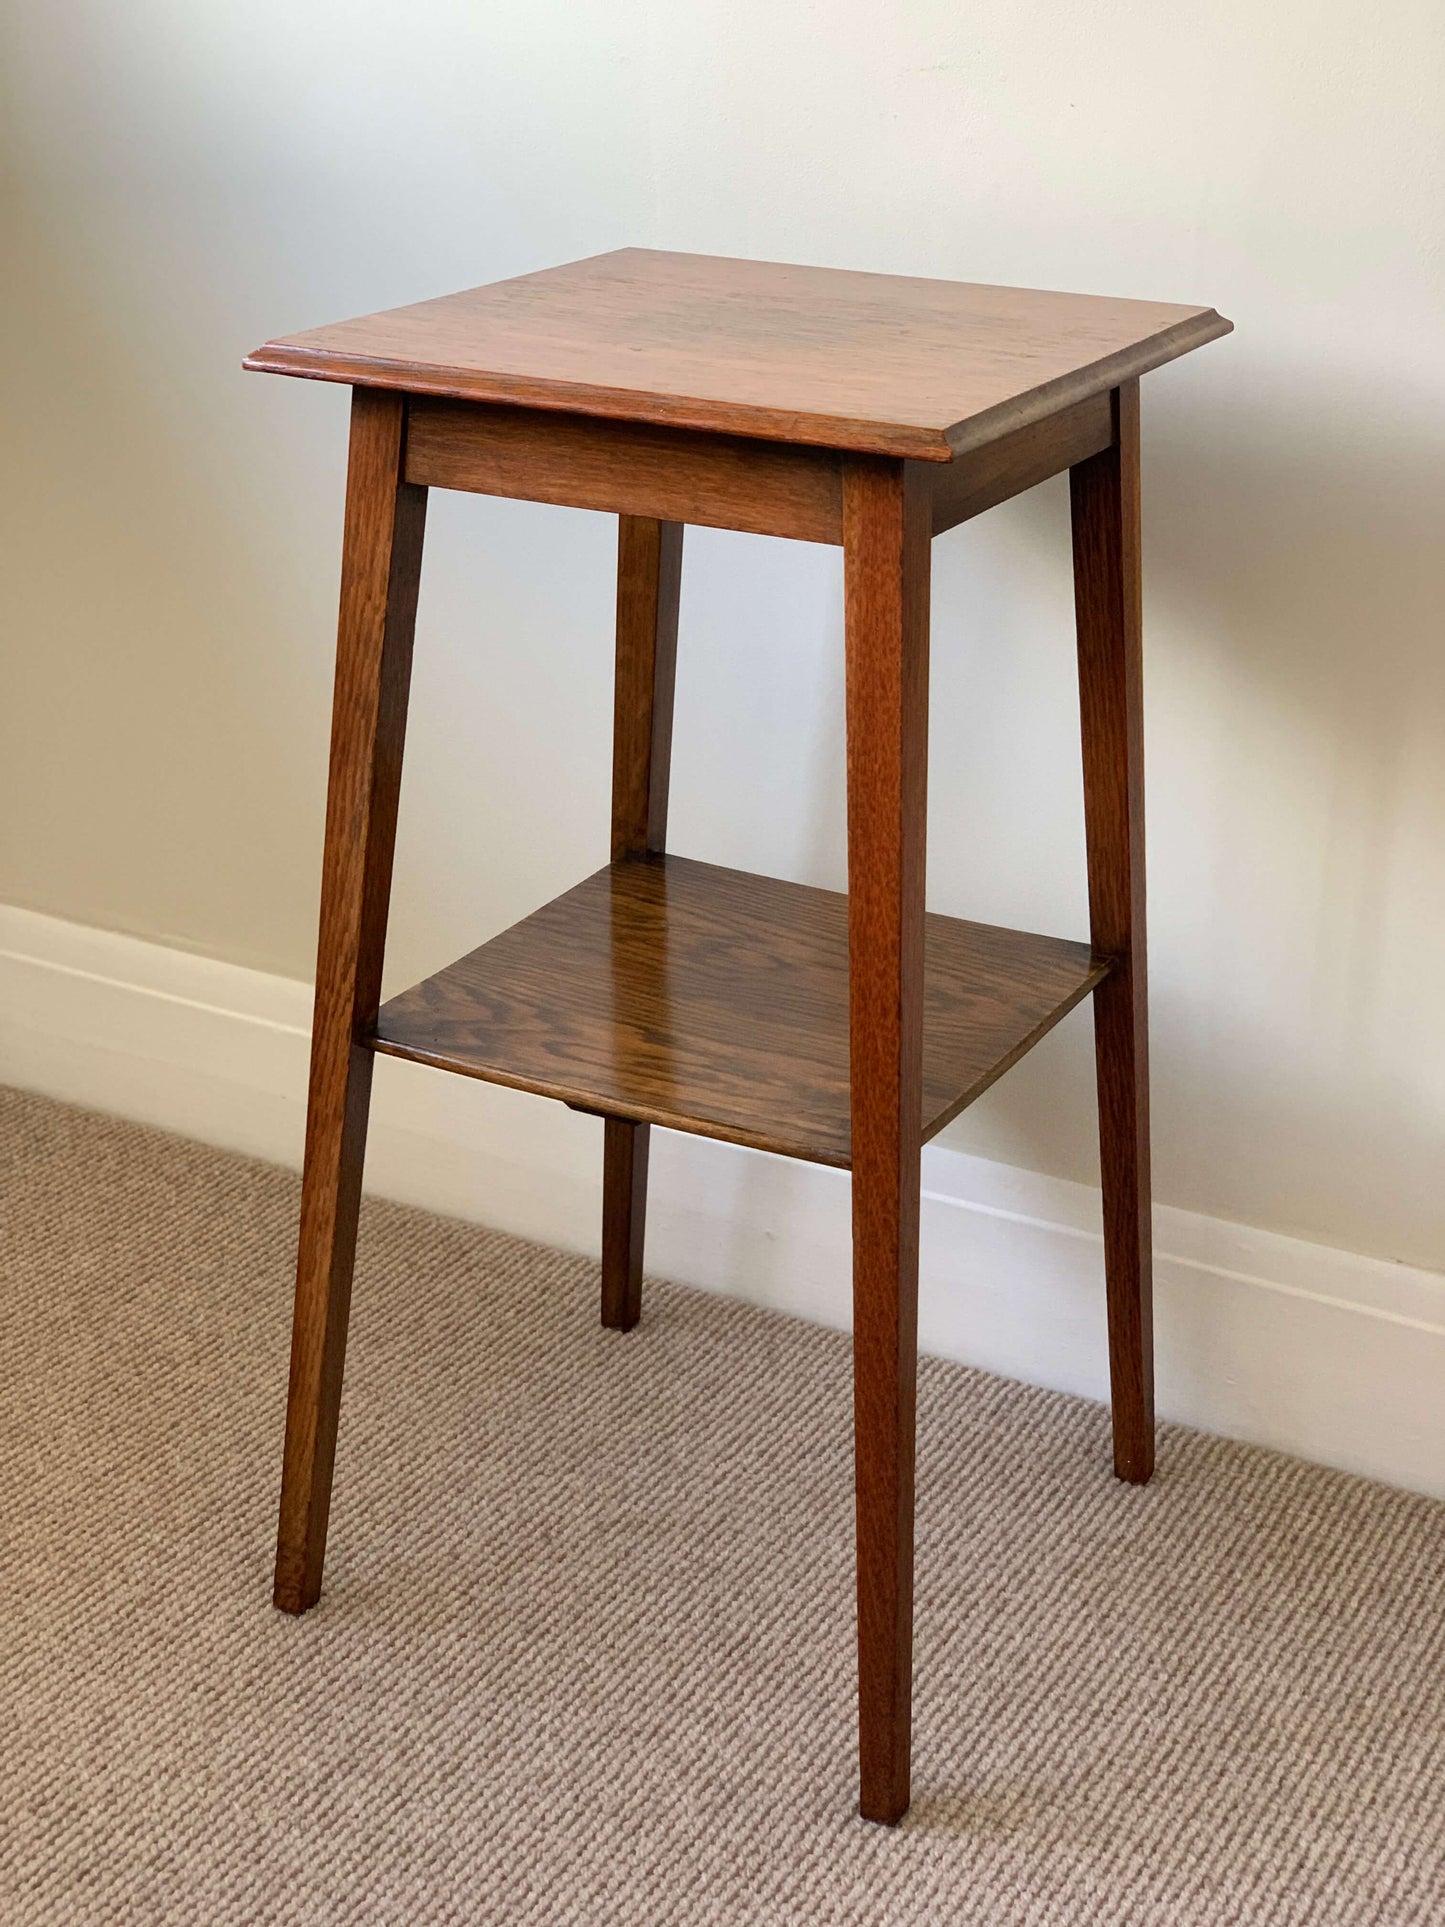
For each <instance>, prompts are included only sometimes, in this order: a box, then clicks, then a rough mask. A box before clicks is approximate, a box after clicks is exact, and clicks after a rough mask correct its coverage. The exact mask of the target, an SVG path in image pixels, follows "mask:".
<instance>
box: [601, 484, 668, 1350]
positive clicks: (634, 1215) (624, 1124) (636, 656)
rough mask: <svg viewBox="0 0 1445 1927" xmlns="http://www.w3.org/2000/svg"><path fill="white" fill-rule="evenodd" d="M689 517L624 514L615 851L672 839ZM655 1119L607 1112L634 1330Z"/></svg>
mask: <svg viewBox="0 0 1445 1927" xmlns="http://www.w3.org/2000/svg"><path fill="white" fill-rule="evenodd" d="M681 591H682V526H681V524H679V523H677V522H657V521H649V520H643V519H641V518H639V517H637V516H632V515H624V516H622V517H621V518H620V520H619V523H618V536H617V670H616V689H615V695H614V699H613V705H612V860H613V862H614V863H617V862H620V861H622V860H623V859H624V858H626V857H642V856H658V855H661V853H662V851H663V850H664V849H665V847H666V844H667V798H668V788H669V782H670V776H671V763H672V707H673V691H674V688H675V685H676V680H677V613H678V598H679V596H680V594H681ZM651 1129H652V1127H651V1126H650V1125H648V1124H637V1123H634V1122H633V1121H632V1120H631V1119H628V1118H620V1117H609V1118H608V1119H607V1121H606V1124H605V1126H604V1129H603V1144H602V1323H603V1324H604V1325H606V1326H608V1327H609V1328H611V1329H612V1330H615V1331H630V1330H631V1329H632V1327H633V1326H634V1325H635V1324H636V1323H637V1321H638V1319H639V1318H640V1317H641V1315H642V1255H643V1242H644V1229H645V1225H646V1217H647V1161H648V1150H649V1144H648V1139H649V1136H650V1133H651Z"/></svg>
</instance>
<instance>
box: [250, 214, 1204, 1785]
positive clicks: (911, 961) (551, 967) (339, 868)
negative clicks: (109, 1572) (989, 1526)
mask: <svg viewBox="0 0 1445 1927" xmlns="http://www.w3.org/2000/svg"><path fill="white" fill-rule="evenodd" d="M1228 328H1229V323H1228V322H1226V321H1224V320H1222V319H1221V318H1220V317H1219V316H1218V315H1217V314H1215V313H1214V311H1213V310H1212V309H1209V308H1188V307H1174V306H1165V305H1162V304H1160V303H1156V302H1147V301H1114V300H1105V299H1100V298H1097V297H1093V296H1086V295H1065V294H1043V293H1037V292H1031V291H1028V290H1021V289H1015V288H996V287H985V286H973V285H970V284H964V283H956V282H947V281H923V280H909V279H903V278H900V277H897V276H891V275H873V274H853V273H842V272H837V271H833V270H827V269H819V268H801V267H786V266H781V265H778V264H774V263H768V262H760V261H730V260H720V259H713V258H711V257H706V256H698V255H685V254H664V253H653V252H650V251H647V250H641V249H632V248H628V249H624V250H622V251H621V252H618V253H615V254H605V255H600V256H598V257H597V258H596V259H593V260H589V261H580V262H576V263H573V264H572V265H570V266H567V267H561V268H554V269H551V270H549V271H548V272H545V273H541V274H530V275H524V276H523V277H521V278H520V279H518V280H514V281H504V282H501V283H498V284H496V285H495V286H491V287H484V288H476V289H473V290H471V291H470V292H468V293H464V294H456V295H451V296H448V297H446V298H445V299H442V300H437V301H426V302H422V303H420V304H419V305H417V306H415V307H409V308H398V309H395V310H393V311H391V312H389V313H386V314H376V315H369V316H366V317H364V318H363V319H361V320H357V321H346V322H342V323H339V324H338V325H336V326H334V327H328V328H319V329H316V330H314V331H312V332H310V333H308V334H302V335H295V336H290V337H287V338H285V339H282V340H278V341H273V342H270V343H268V344H267V346H266V347H264V348H262V349H259V350H258V351H257V352H256V353H255V354H254V355H252V356H251V357H250V358H249V359H248V361H247V363H246V366H247V367H249V368H257V369H262V370H268V371H270V372H272V373H275V374H288V375H304V376H310V377H313V378H316V379H320V380H323V381H340V382H347V383H349V384H351V387H352V404H351V453H350V468H349V473H348V479H347V490H346V524H345V537H344V544H343V558H342V579H341V619H340V630H339V636H338V641H337V661H336V694H335V708H334V715H333V722H332V735H331V777H330V790H329V794H328V800H327V810H326V848H325V859H324V868H323V877H322V891H321V937H320V953H319V959H318V963H317V975H316V1006H315V1025H314V1030H313V1033H312V1050H311V1085H310V1108H309V1112H308V1117H307V1127H306V1162H305V1178H304V1185H303V1192H302V1204H301V1235H300V1255H299V1261H298V1267H297V1281H296V1311H295V1325H294V1331H293V1339H292V1354H291V1380H290V1397H289V1404H288V1407H287V1418H286V1449H285V1465H284V1473H283V1482H282V1494H281V1521H280V1533H279V1543H278V1548H277V1555H276V1588H275V1598H276V1604H277V1605H278V1606H280V1607H282V1608H283V1609H284V1610H285V1611H287V1612H293V1613H298V1612H304V1611H305V1610H306V1608H307V1607H308V1606H310V1605H312V1604H313V1603H314V1601H315V1600H316V1598H317V1596H318V1594H319V1592H320V1588H321V1569H322V1559H323V1555H324V1551H325V1545H326V1524H327V1513H328V1508H329V1503H330V1495H331V1481H332V1466H333V1460H334V1455H335V1444H336V1424H337V1414H338V1410H339V1405H340V1398H341V1376H342V1364H343V1358H344V1354H345V1349H346V1325H347V1314H348V1308H349V1303H350V1295H351V1273H352V1261H353V1257H354V1252H355V1244H356V1224H357V1210H358V1206H359V1202H360V1195H361V1171H362V1158H363V1152H364V1146H365V1139H366V1123H367V1108H368V1103H369V1098H370V1090H371V1075H372V1063H373V1058H374V1054H375V1053H376V1052H377V1051H385V1052H388V1053H390V1054H391V1055H393V1056H398V1057H409V1058H414V1059H416V1060H418V1061H419V1062H422V1063H427V1064H434V1065H438V1066H440V1067H441V1068H443V1069H447V1070H454V1071H461V1072H463V1073H464V1074H465V1075H467V1076H471V1077H481V1078H487V1079H490V1080H492V1081H493V1082H496V1083H500V1084H508V1085H511V1086H513V1087H515V1088H517V1089H520V1090H526V1091H536V1092H540V1093H542V1094H543V1095H544V1096H547V1097H554V1098H560V1099H561V1100H562V1101H563V1102H564V1103H567V1104H570V1105H572V1106H574V1107H575V1108H577V1109H579V1110H583V1111H588V1112H592V1113H595V1114H596V1115H597V1116H599V1117H601V1118H602V1119H603V1120H604V1124H603V1147H604V1148H603V1187H602V1189H603V1206H602V1213H603V1225H602V1251H603V1258H602V1319H603V1323H604V1324H606V1325H609V1326H614V1327H617V1328H619V1329H621V1330H626V1329H628V1328H630V1327H631V1326H633V1325H635V1324H636V1322H637V1319H638V1315H639V1310H640V1299H641V1279H642V1244H643V1217H644V1211H645V1202H646V1183H647V1148H648V1133H649V1130H650V1127H651V1126H652V1125H654V1124H658V1125H666V1126H667V1127H669V1128H670V1129H672V1130H679V1131H693V1132H697V1133H699V1134H701V1135H702V1136H705V1137H719V1138H726V1139H728V1140H730V1141H731V1142H733V1143H735V1144H747V1145H754V1146H757V1147H759V1148H760V1149H763V1150H767V1151H774V1152H781V1153H783V1154H785V1155H787V1156H790V1157H799V1158H810V1159H813V1160H815V1161H816V1162H818V1163H822V1164H832V1165H837V1166H840V1167H842V1168H844V1169H849V1170H851V1171H852V1174H853V1315H854V1324H853V1361H854V1424H855V1431H854V1439H855V1463H856V1487H857V1534H858V1536H857V1551H858V1622H857V1623H858V1711H859V1746H860V1768H861V1800H860V1807H861V1811H862V1812H863V1814H864V1815H865V1816H866V1817H868V1818H869V1819H872V1820H879V1821H886V1822H893V1821H896V1820H898V1819H899V1818H900V1817H901V1815H902V1814H903V1813H904V1811H905V1810H906V1808H907V1806H908V1798H909V1741H910V1717H911V1672H912V1620H913V1599H912V1588H913V1457H914V1452H913V1440H914V1378H915V1367H916V1353H917V1304H918V1213H919V1158H920V1152H921V1150H922V1147H923V1144H924V1143H925V1141H926V1140H927V1139H928V1138H930V1137H932V1136H933V1134H934V1133H935V1132H936V1131H939V1130H941V1129H942V1127H943V1126H944V1125H945V1124H947V1123H948V1122H949V1120H950V1119H951V1118H953V1117H955V1116H957V1114H958V1113H959V1111H961V1110H962V1109H963V1107H964V1106H965V1105H966V1104H968V1103H970V1102H971V1101H972V1099H974V1098H975V1097H977V1096H978V1094H979V1093H980V1092H981V1091H982V1090H984V1089H985V1088H986V1087H987V1086H988V1085H989V1084H991V1083H992V1082H993V1080H994V1079H995V1078H996V1077H998V1076H999V1075H1000V1074H1001V1073H1002V1072H1003V1071H1005V1070H1007V1069H1008V1067H1009V1066H1010V1065H1011V1064H1013V1063H1015V1062H1016V1061H1017V1059H1018V1058H1019V1057H1021V1056H1022V1055H1023V1053H1024V1052H1025V1051H1026V1050H1028V1049H1029V1047H1030V1045H1032V1044H1033V1043H1035V1042H1036V1041H1037V1040H1038V1039H1039V1038H1040V1037H1041V1036H1042V1035H1043V1034H1044V1032H1045V1031H1047V1030H1048V1029H1049V1028H1050V1027H1051V1026H1052V1025H1053V1024H1055V1023H1057V1021H1058V1020H1059V1018H1060V1017H1062V1016H1063V1014H1064V1013H1065V1012H1066V1011H1068V1010H1070V1009H1071V1008H1072V1007H1073V1006H1074V1005H1075V1004H1077V1003H1078V1002H1079V1001H1080V1000H1081V999H1082V998H1084V997H1085V996H1087V995H1089V994H1090V993H1091V992H1092V994H1093V998H1094V1022H1095V1034H1096V1044H1097V1060H1098V1080H1099V1124H1100V1136H1101V1143H1102V1165H1103V1192H1104V1231H1105V1265H1106V1272H1107V1292H1106V1295H1107V1305H1108V1331H1109V1363H1110V1372H1111V1384H1112V1395H1113V1430H1114V1466H1115V1470H1116V1472H1117V1473H1118V1475H1119V1476H1120V1477H1121V1478H1124V1479H1129V1480H1134V1481H1137V1482H1142V1481H1144V1480H1147V1479H1148V1477H1149V1475H1150V1473H1151V1471H1152V1469H1153V1454H1154V1443H1153V1433H1154V1420H1153V1392H1152V1340H1151V1334H1150V1230H1149V1130H1148V1049H1147V1033H1146V1012H1145V973H1144V801H1143V770H1142V763H1141V742H1142V727H1141V698H1140V615H1139V377H1140V376H1141V375H1142V374H1144V373H1146V372H1147V371H1148V370H1149V369H1151V368H1155V367H1157V366H1159V364H1160V363H1162V362H1165V361H1169V360H1171V359H1173V358H1174V357H1175V356H1178V355H1181V354H1184V353H1185V352H1186V351H1187V350H1189V349H1191V348H1197V347H1199V346H1200V344H1201V343H1203V342H1206V341H1210V340H1212V339H1213V338H1214V337H1215V336H1217V335H1221V334H1224V333H1226V332H1227V331H1228ZM1063 469H1068V470H1069V473H1070V488H1071V493H1072V504H1073V538H1074V574H1075V585H1076V603H1077V618H1078V653H1079V687H1080V698H1081V704H1080V707H1081V722H1082V736H1083V760H1084V792H1085V816H1086V840H1087V849H1088V867H1089V908H1090V925H1091V930H1090V936H1091V942H1090V943H1089V944H1083V943H1068V942H1063V941H1060V940H1058V939H1055V938H1051V937H1039V936H1031V935H1027V934H1025V933H1022V932H1019V931H1014V930H1002V929H995V928H992V927H989V926H986V925H982V924H974V923H966V922H961V921H959V920H957V919H955V918H952V917H942V916H933V915H929V914H927V913H926V912H925V909H924V820H925V788H926V757H927V736H928V731H927V710H928V599H929V558H930V543H931V541H932V538H933V537H934V536H935V535H938V534H940V533H942V531H944V530H945V529H950V528H953V527H954V526H955V525H956V524H957V523H959V522H962V521H965V520H966V519H967V518H968V517H969V516H973V515H977V514H979V513H980V512H981V511H982V510H984V509H987V508H990V507H992V506H993V505H994V504H995V503H998V502H1002V501H1004V500H1006V499H1007V498H1008V497H1009V496H1012V495H1016V494H1017V493H1019V491H1020V490H1022V489H1026V488H1031V487H1032V486H1033V485H1034V484H1035V483H1037V482H1041V481H1043V480H1044V479H1045V478H1046V477H1048V476H1050V475H1054V474H1057V473H1058V472H1059V471H1061V470H1063ZM429 488H453V489H468V490H472V491H475V492H476V493H479V494H483V495H501V496H512V497H518V498H522V499H525V500H529V501H537V502H551V503H559V504H564V505H566V506H569V507H573V508H586V509H599V510H603V511H606V512H609V513H611V514H615V515H616V516H617V517H618V518H619V549H618V588H617V661H616V704H615V712H614V753H613V783H612V848H611V862H610V863H609V864H608V865H607V867H606V868H604V869H601V870H599V871H598V872H597V873H596V875H595V876H592V877H589V878H588V879H587V880H586V881H585V882H582V883H579V884H578V885H577V887H576V888H575V889H573V890H570V891H568V892H567V894H566V895H564V896H561V897H559V898H557V900H556V901H555V902H553V903H550V904H548V905H547V906H546V907H545V908H543V909H540V910H538V911H537V912H536V913H535V914H534V915H532V916H530V917H527V918H525V919H524V920H523V921H522V922H521V923H520V924H518V925H516V926H515V928H513V929H511V930H508V931H506V932H505V933H504V934H503V935H502V936H499V937H497V938H495V939H494V940H493V941H492V942H490V943H487V944H484V945H483V946H482V947H481V949H479V950H476V951H473V952H472V953H471V955H469V956H467V957H463V958H462V959H461V960H460V962H458V963H455V964H453V965H451V966H450V968H448V969H446V970H443V971H441V972H440V973H439V974H438V975H436V976H434V977H431V978H429V979H428V980H427V981H426V982H425V983H422V984H419V985H418V986H417V987H416V988H415V989H413V990H409V991H407V992H405V993H404V994H403V995H401V996H399V997H396V998H394V999H392V1000H391V1001H390V1002H389V1003H387V1004H385V1005H382V1004H381V1002H380V991H381V970H382V952H383V946H384V942H385V935H386V920H387V900H388V896H389V893H390V885H391V868H392V851H393V846H394V841H395V830H396V813H397V796H398V790H399V786H400V779H401V761H402V739H403V735H404V732H405V727H406V708H407V688H408V680H409V674H410V667H411V655H412V631H413V626H414V618H415V612H416V601H417V582H418V576H419V572H420V568H421V553H422V529H423V522H424V518H425V514H426V500H427V490H428V489H429ZM688 522H693V523H700V524H707V525H711V526H713V527H718V528H731V529H746V530H750V531H753V532H755V533H759V534H764V535H779V536H791V537H793V538H794V539H797V540H802V541H807V542H831V543H835V544H840V545H841V546H842V549H843V565H844V577H845V610H846V632H847V634H846V655H847V665H846V685H847V743H848V893H847V895H846V896H840V895H837V894H834V893H832V892H830V891H826V890H814V889H805V888H803V887H802V886H800V885H797V884H792V883H784V882H780V881H777V880H775V879H772V878H764V877H755V876H751V875H745V874H743V873H741V872H738V871H734V870H725V869H719V868H717V867H715V866H713V865H711V864H705V863H697V862H692V861H689V860H688V859H687V858H685V857H681V856H674V855H670V854H668V852H667V847H666V830H667V793H668V763H669V752H670V747H671V736H672V693H673V669H674V662H675V652H676V644H677V612H678V584H679V579H680V570H681V562H682V533H683V527H684V525H685V524H686V523H688Z"/></svg>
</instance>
